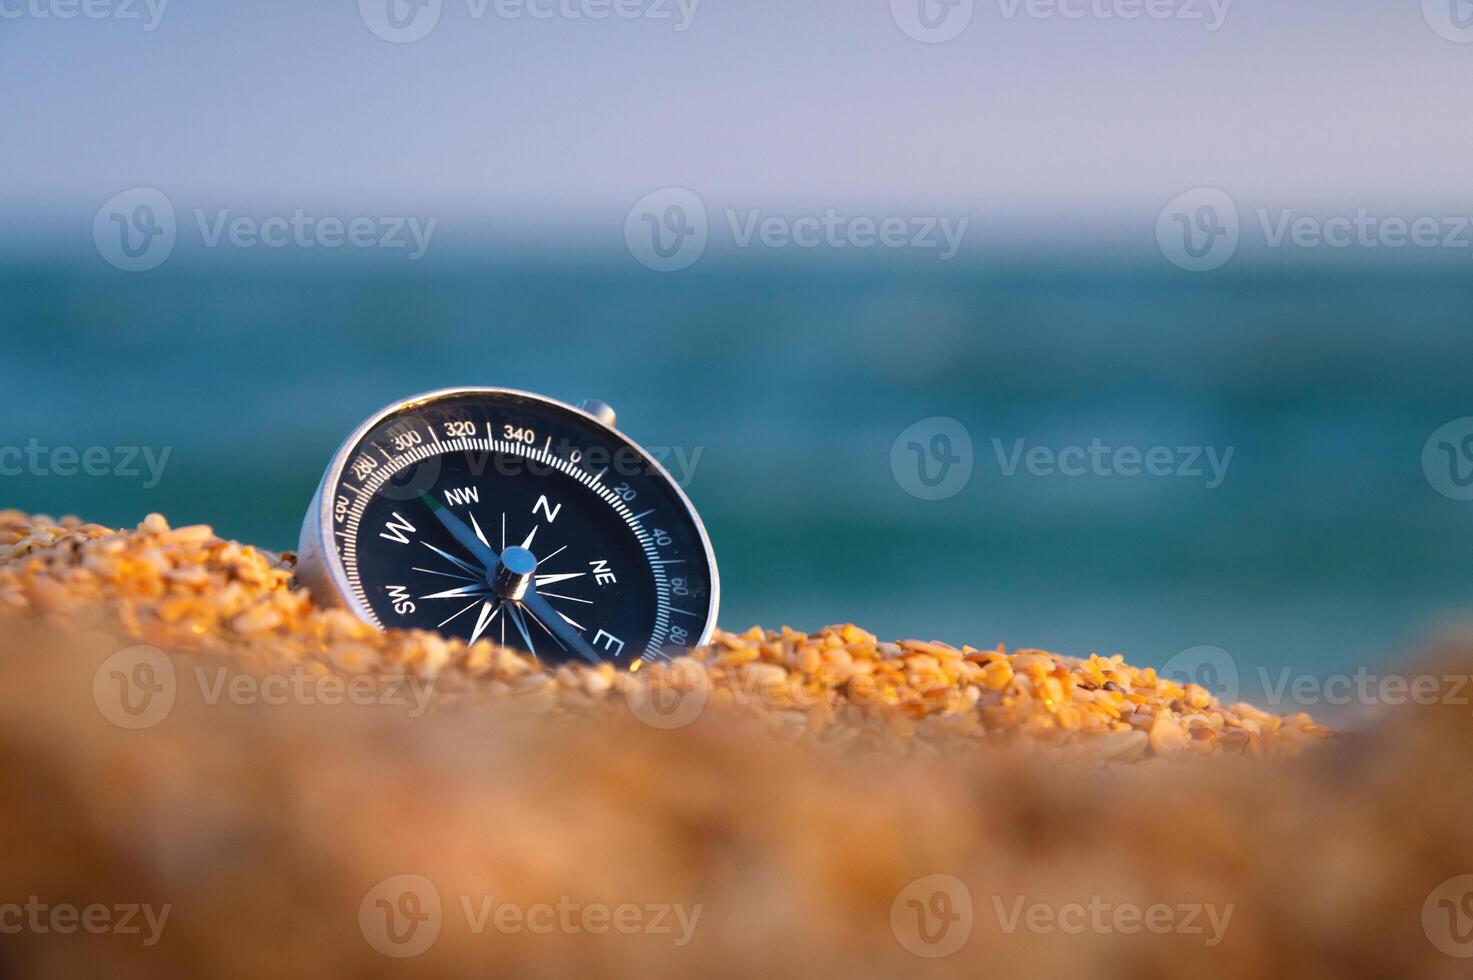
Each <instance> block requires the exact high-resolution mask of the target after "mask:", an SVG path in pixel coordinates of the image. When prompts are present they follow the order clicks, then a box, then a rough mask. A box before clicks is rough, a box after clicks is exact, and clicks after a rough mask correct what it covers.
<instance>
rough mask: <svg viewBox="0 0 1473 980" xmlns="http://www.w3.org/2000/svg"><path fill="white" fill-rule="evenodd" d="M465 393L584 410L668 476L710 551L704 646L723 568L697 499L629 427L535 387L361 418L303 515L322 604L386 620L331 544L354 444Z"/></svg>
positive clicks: (415, 400)
mask: <svg viewBox="0 0 1473 980" xmlns="http://www.w3.org/2000/svg"><path fill="white" fill-rule="evenodd" d="M466 396H471V397H477V398H491V399H495V398H521V399H526V400H529V401H532V402H536V403H538V404H541V405H545V406H547V407H549V408H552V409H556V410H559V411H564V412H572V413H573V414H575V415H578V416H581V417H582V418H583V419H584V420H585V421H586V422H587V423H588V424H589V425H591V426H593V427H594V428H596V429H602V430H603V431H605V432H607V433H609V434H611V435H613V436H615V437H616V438H617V439H618V441H620V442H622V443H625V444H627V445H629V446H631V447H632V448H633V449H634V451H635V452H637V453H639V456H640V458H641V459H642V460H644V462H645V464H646V465H648V466H649V467H650V468H651V470H652V471H653V472H655V473H657V474H659V476H660V477H661V478H662V479H664V481H665V482H666V483H667V484H668V485H669V487H670V488H671V489H672V490H674V491H675V499H676V500H677V501H679V503H680V505H681V506H682V507H684V508H685V513H686V515H687V516H688V517H689V518H690V520H691V523H692V524H694V525H695V528H696V533H697V535H698V536H699V537H700V540H701V547H702V549H704V551H705V554H706V567H707V568H709V569H710V570H711V599H710V602H709V603H707V610H706V624H705V627H704V629H703V630H702V632H701V635H700V637H699V639H698V640H697V642H696V643H695V644H694V645H693V646H692V649H695V648H697V647H703V646H705V645H706V644H707V643H709V642H710V640H711V634H712V633H713V632H714V631H715V629H716V616H717V612H718V610H719V609H720V606H721V573H720V571H719V570H718V569H717V567H716V554H715V552H714V551H713V550H712V548H711V537H710V535H709V534H707V532H706V525H705V522H704V521H702V520H701V515H700V514H699V513H697V512H696V508H695V505H694V504H692V503H691V501H690V498H689V497H687V496H686V494H685V490H684V489H683V488H682V487H681V486H680V484H679V483H677V482H676V481H675V478H674V477H672V476H671V475H670V472H669V471H668V470H666V469H665V467H664V466H661V465H660V462H659V460H657V459H655V458H654V457H653V456H651V455H650V454H649V453H648V452H647V451H646V450H645V448H644V447H643V446H641V445H640V444H639V443H637V442H635V441H634V440H633V439H631V438H630V437H629V436H628V435H627V434H626V433H624V432H621V431H620V430H619V429H617V428H615V427H614V426H611V425H608V424H606V423H605V422H603V421H602V420H601V419H599V418H598V417H597V416H594V415H591V414H589V413H588V412H586V411H584V410H583V409H581V408H578V407H577V406H574V405H570V404H568V403H567V402H563V401H559V400H558V399H556V398H549V397H547V396H546V395H539V394H537V393H535V392H531V391H521V390H519V389H516V388H484V387H463V388H439V389H436V390H434V391H427V392H423V393H422V394H418V395H412V396H410V397H408V398H404V399H401V400H399V401H397V402H394V403H393V404H391V405H388V406H386V407H384V408H382V409H380V410H379V411H377V412H375V413H374V414H373V415H371V416H369V417H368V418H367V419H365V420H364V421H363V423H362V424H360V425H359V426H358V427H357V428H356V429H354V430H353V432H352V434H350V435H349V436H348V438H347V439H345V440H344V441H343V444H342V445H341V446H339V447H338V450H337V452H336V453H334V454H333V457H332V462H330V463H329V464H328V466H327V470H326V472H324V473H323V475H322V480H321V482H319V483H318V484H317V492H316V493H314V494H313V495H312V502H311V504H310V505H308V507H307V514H306V516H305V518H304V519H303V521H302V533H301V537H300V540H299V542H298V547H297V581H298V582H300V583H301V584H302V585H304V586H306V587H307V588H308V589H309V590H310V591H311V593H312V595H313V597H314V598H315V599H316V600H317V602H318V603H319V604H322V605H333V606H337V607H339V608H341V609H346V610H347V611H348V612H351V613H352V614H353V615H355V616H357V617H358V618H359V619H361V620H363V621H364V622H365V623H368V624H369V625H370V626H373V627H375V628H377V629H383V626H382V625H381V624H380V623H379V622H377V619H376V617H375V616H374V615H373V612H372V610H370V609H369V608H368V607H367V606H366V605H365V604H364V603H362V602H361V601H360V600H359V599H358V597H357V596H356V595H355V594H354V593H353V590H352V587H351V586H350V584H349V582H348V572H347V569H346V568H345V567H344V565H343V557H342V554H341V553H340V552H339V551H338V549H337V547H336V546H335V545H334V544H333V540H332V539H333V533H334V531H333V524H332V507H331V506H330V505H329V502H330V499H331V498H330V494H329V493H328V490H329V488H330V487H334V486H336V485H337V484H338V482H339V481H340V480H341V479H342V475H343V470H344V469H345V468H346V467H347V465H348V461H349V460H350V459H351V458H352V455H353V450H354V449H355V448H357V446H358V443H359V442H361V441H362V440H363V438H364V437H365V436H367V435H368V434H369V433H370V432H372V431H373V430H374V429H375V428H377V427H378V426H379V425H381V424H382V423H383V422H384V421H385V420H387V419H389V418H391V417H393V416H395V415H398V414H400V413H402V412H409V411H413V410H414V409H416V408H422V407H423V406H425V405H428V404H431V403H433V402H438V401H444V400H447V399H451V398H463V397H466Z"/></svg>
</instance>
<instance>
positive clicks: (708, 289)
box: [0, 251, 1473, 688]
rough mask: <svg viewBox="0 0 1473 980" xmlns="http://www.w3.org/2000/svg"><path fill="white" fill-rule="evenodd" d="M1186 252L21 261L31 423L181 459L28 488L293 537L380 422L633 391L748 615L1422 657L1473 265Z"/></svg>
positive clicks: (641, 435) (3, 428) (1060, 642)
mask: <svg viewBox="0 0 1473 980" xmlns="http://www.w3.org/2000/svg"><path fill="white" fill-rule="evenodd" d="M1158 259H1159V257H1158ZM1161 264H1162V263H1159V261H1158V262H1157V263H1154V264H1152V263H1142V264H1132V263H1126V262H1119V263H1114V264H1108V265H1107V264H1104V263H1102V262H1095V263H1090V262H1087V261H1070V262H1067V263H1065V262H1062V261H1057V260H1055V261H1048V262H1045V261H1042V260H1028V261H1025V260H1016V261H1011V262H997V263H994V264H991V265H987V266H981V265H970V266H963V265H960V264H954V265H950V266H940V265H938V264H936V263H934V262H931V263H894V264H887V263H882V262H876V261H863V262H857V263H854V264H835V263H828V264H824V263H814V262H804V263H798V264H796V265H785V264H779V263H776V262H760V261H753V260H750V259H744V260H734V259H730V258H727V257H722V256H708V257H707V258H706V259H705V260H703V261H702V262H701V263H700V264H699V265H698V266H696V267H695V268H693V269H690V270H687V271H685V272H682V273H679V274H675V275H668V276H661V275H658V274H655V273H650V272H647V271H646V270H644V269H642V268H640V267H638V266H637V265H635V264H634V263H632V262H631V261H630V260H629V257H628V256H627V255H624V256H611V257H597V256H566V257H563V258H560V259H559V260H557V261H552V260H530V259H518V258H516V257H515V256H513V255H509V254H503V253H495V254H492V253H477V252H471V251H467V252H465V253H463V254H461V255H459V256H455V257H451V258H449V259H445V258H441V259H440V260H439V261H437V262H436V263H435V264H434V265H433V266H429V265H426V266H423V267H413V266H408V265H405V264H397V265H390V264H384V265H374V266H364V265H353V264H350V263H335V262H322V263H320V264H317V265H311V266H303V265H300V264H296V265H288V264H273V263H272V262H266V261H263V262H257V263H248V264H244V265H242V264H240V263H233V264H225V263H216V264H210V263H208V262H191V261H190V260H189V258H188V257H184V258H177V257H176V259H174V260H171V262H170V263H169V264H168V265H167V266H165V267H163V268H161V269H159V270H156V271H154V272H150V273H146V274H137V275H131V276H130V275H127V274H122V273H117V272H114V271H113V270H111V269H107V268H105V267H101V265H100V263H96V262H92V263H74V262H63V261H60V260H50V259H45V258H38V259H33V260H32V259H19V260H17V259H14V258H12V259H11V260H10V261H8V263H7V264H6V265H5V266H4V268H3V270H0V330H3V333H4V355H3V358H0V390H3V391H4V393H5V394H4V395H3V397H0V446H16V447H24V446H26V445H27V444H28V443H31V441H32V440H34V444H35V445H37V446H41V447H47V448H52V447H59V446H71V447H75V448H76V449H77V450H78V451H82V450H85V449H86V448H88V447H91V446H101V447H108V448H110V447H122V446H141V447H149V448H150V449H151V450H152V451H153V453H154V457H155V459H157V458H158V457H159V454H160V453H162V451H164V450H165V449H167V450H168V452H169V456H168V458H167V463H166V465H165V466H164V468H163V472H162V475H161V478H160V479H159V480H158V482H157V485H156V486H147V485H146V484H148V483H149V482H150V480H149V478H148V475H147V469H146V467H143V466H142V464H141V463H140V464H139V466H140V468H141V469H142V472H141V473H140V475H139V476H138V477H131V476H127V475H122V476H118V475H113V476H86V475H75V476H66V475H60V474H58V473H55V472H32V471H27V472H22V473H21V474H19V475H7V476H0V506H3V505H10V506H18V507H22V508H26V509H31V510H45V511H48V512H52V513H57V512H76V513H80V514H82V515H84V516H86V517H88V518H90V519H93V520H97V521H101V522H105V523H115V524H128V523H132V522H135V521H137V520H138V519H139V518H140V517H141V516H142V515H143V514H144V513H146V512H148V511H151V510H158V511H162V512H164V513H166V514H168V515H169V516H170V517H171V519H173V520H175V521H176V522H181V523H188V522H195V521H204V522H209V523H212V524H214V525H215V526H216V528H217V529H219V530H220V531H221V532H223V533H225V534H227V535H231V536H238V537H241V538H244V539H247V540H250V541H254V542H258V543H261V544H264V545H267V546H270V547H275V548H286V547H291V546H294V544H295V540H296V532H297V527H298V524H299V522H300V519H301V514H302V510H303V508H304V507H305V505H306V503H307V500H308V498H309V497H310V496H311V494H312V491H313V489H314V487H315V485H316V483H317V480H318V479H319V477H320V475H321V471H322V468H323V466H324V465H325V463H326V461H327V458H328V456H329V455H330V453H331V452H332V450H333V449H334V448H335V447H336V445H337V443H338V442H339V441H340V440H341V439H342V438H343V437H344V436H345V435H346V434H347V432H348V431H349V430H350V429H351V428H352V427H353V426H354V425H355V424H356V423H357V422H358V421H359V420H360V419H361V418H362V417H364V416H365V415H366V414H368V413H369V412H371V411H372V410H374V409H375V408H378V407H379V406H380V405H382V404H384V403H386V402H388V401H390V400H393V399H395V398H397V397H399V396H402V395H406V394H409V393H413V392H417V391H421V390H425V389H431V388H436V387H442V386H446V385H453V384H492V385H504V386H510V387H519V388H525V389H530V390H534V391H539V392H543V393H546V394H550V395H553V396H556V397H562V398H566V399H569V400H577V399H580V398H583V397H589V396H592V397H599V398H602V399H604V400H606V401H608V402H610V403H612V404H613V405H614V406H615V407H616V408H617V409H618V410H619V412H620V420H621V426H622V427H623V428H624V429H625V430H626V431H627V432H629V433H630V434H631V435H632V436H633V437H634V438H636V439H637V440H639V441H641V442H643V443H645V444H646V445H652V446H668V447H679V448H680V450H681V451H682V452H683V453H684V457H683V458H684V459H686V460H695V467H694V472H693V477H692V479H691V480H690V482H689V486H688V490H689V492H690V494H691V495H692V497H693V498H694V500H695V502H696V504H697V506H698V507H699V508H700V510H701V512H702V514H703V515H704V517H705V519H706V522H707V524H708V526H709V528H710V531H711V535H712V539H713V542H714V545H715V548H716V553H717V557H718V559H719V561H720V565H721V571H722V577H723V604H722V606H723V609H722V611H723V615H722V621H723V623H724V625H727V626H728V627H744V626H746V625H749V624H751V623H754V622H760V623H763V624H768V625H777V624H782V623H788V624H791V625H794V626H797V627H803V628H808V627H815V626H818V625H821V624H823V623H827V622H834V621H844V620H853V621H858V622H860V623H862V624H864V625H866V626H867V627H868V628H870V629H873V630H875V631H876V632H878V633H881V634H883V635H885V636H887V637H900V636H919V637H925V638H936V639H943V640H949V641H953V642H971V643H974V644H985V645H991V644H994V643H997V642H999V641H1002V642H1006V643H1008V644H1010V645H1039V646H1046V647H1049V648H1052V649H1056V650H1061V651H1064V652H1069V653H1088V652H1090V651H1092V650H1098V651H1100V652H1122V653H1125V654H1126V655H1127V656H1128V657H1129V658H1130V659H1132V661H1137V662H1142V663H1161V662H1164V661H1165V660H1167V659H1168V658H1169V657H1171V656H1172V655H1173V654H1174V653H1176V652H1177V651H1179V650H1182V649H1184V648H1188V647H1193V646H1197V645H1200V644H1212V645H1216V646H1220V647H1222V648H1224V649H1226V650H1228V651H1230V652H1231V653H1232V655H1233V656H1234V657H1235V658H1236V659H1237V661H1238V663H1239V665H1240V667H1241V668H1242V669H1244V670H1245V671H1249V672H1251V671H1253V670H1255V669H1256V668H1257V667H1259V666H1269V667H1272V668H1274V669H1277V668H1278V667H1279V666H1281V665H1290V666H1293V667H1295V668H1296V669H1300V670H1305V671H1318V672H1324V671H1328V670H1348V669H1351V668H1353V667H1354V666H1355V665H1357V664H1363V663H1377V662H1382V661H1384V660H1385V659H1386V658H1389V657H1393V656H1397V655H1399V654H1400V652H1402V650H1404V649H1405V645H1406V644H1407V643H1409V642H1410V641H1413V640H1415V639H1416V638H1417V637H1419V636H1421V635H1423V634H1424V633H1425V631H1426V630H1428V629H1430V628H1432V627H1434V626H1435V625H1437V624H1439V623H1442V622H1445V621H1447V620H1449V619H1451V618H1456V617H1457V616H1458V615H1459V613H1460V610H1462V609H1464V608H1467V607H1468V606H1470V604H1473V602H1470V600H1473V547H1470V544H1473V538H1470V531H1473V503H1463V502H1458V501H1454V500H1450V499H1448V498H1446V497H1444V496H1442V495H1440V494H1439V493H1437V492H1436V491H1435V490H1434V489H1433V488H1432V486H1431V485H1430V483H1429V481H1428V479H1427V477H1426V475H1425V474H1424V471H1423V467H1422V461H1421V454H1422V448H1423V444H1424V443H1425V442H1426V440H1427V439H1428V437H1429V436H1430V435H1431V434H1432V432H1433V431H1434V430H1435V429H1437V428H1438V426H1440V425H1442V424H1443V423H1444V422H1447V421H1448V420H1450V419H1453V418H1458V417H1461V416H1466V415H1473V384H1470V383H1469V375H1470V366H1473V323H1470V319H1469V311H1470V310H1473V279H1470V277H1469V275H1468V273H1467V271H1466V270H1465V269H1463V268H1462V267H1461V266H1459V267H1457V268H1451V267H1428V268H1419V267H1415V266H1411V265H1408V264H1405V263H1402V264H1398V265H1395V266H1385V267H1382V266H1375V265H1365V264H1362V265H1357V266H1353V267H1352V266H1347V267H1343V268H1333V267H1317V268H1311V267H1305V268H1297V269H1293V270H1285V269H1277V270H1275V269H1273V268H1271V267H1260V268H1256V269H1255V267H1254V266H1253V265H1252V264H1251V263H1245V264H1244V265H1243V267H1242V268H1240V269H1238V270H1237V271H1229V272H1222V273H1217V274H1214V275H1209V276H1197V277H1194V276H1191V275H1188V274H1183V273H1180V272H1177V271H1176V270H1174V269H1170V268H1164V269H1163V268H1158V266H1159V265H1161ZM930 416H948V417H951V418H954V419H956V420H958V421H959V422H961V423H962V424H963V425H964V426H965V428H966V430H967V432H968V433H969V434H970V437H971V439H972V441H973V445H974V447H975V452H974V469H973V472H972V476H971V479H970V482H969V483H967V484H966V486H965V488H964V489H962V490H961V492H960V493H958V494H956V495H955V496H953V497H950V498H949V499H946V500H940V501H928V500H922V499H918V498H917V497H915V496H912V495H910V494H908V493H907V492H906V491H905V490H904V489H903V488H902V486H901V482H903V481H897V479H896V477H895V476H894V475H893V473H892V469H891V448H892V444H893V443H894V442H895V440H896V438H897V436H898V435H899V434H900V433H901V432H902V430H904V429H906V428H907V427H908V426H910V425H911V424H912V423H914V422H917V421H918V420H921V419H925V418H927V417H930ZM994 439H995V440H999V442H998V443H996V444H994V442H993V440H994ZM1019 439H1022V440H1024V444H1023V445H1024V446H1025V447H1043V449H1045V450H1048V451H1052V452H1057V451H1059V450H1060V449H1062V448H1064V447H1068V446H1075V445H1078V446H1088V445H1089V444H1090V443H1091V442H1092V441H1093V440H1099V441H1100V443H1101V444H1102V445H1107V446H1111V447H1122V446H1135V447H1142V448H1147V447H1152V446H1166V447H1176V446H1210V447H1215V448H1218V449H1225V448H1227V447H1231V448H1232V450H1233V456H1232V457H1231V460H1230V466H1229V467H1228V469H1227V471H1226V473H1225V475H1224V477H1223V479H1222V482H1221V485H1220V486H1218V487H1216V488H1215V489H1209V488H1208V486H1207V485H1206V481H1205V480H1203V479H1198V478H1191V477H1159V478H1152V477H1145V476H1125V475H1119V474H1117V475H1112V476H1097V475H1093V474H1086V475H1084V476H1078V477H1071V476H1064V475H1059V474H1054V475H1035V474H1032V473H1029V472H1027V470H1026V468H1020V469H1018V470H1017V471H1015V472H1014V474H1013V475H1011V476H1009V475H1006V463H1007V462H1008V458H1007V457H1008V455H1009V454H1011V453H1012V452H1013V451H1014V448H1015V447H1016V446H1017V445H1018V442H1017V440H1019ZM697 453H699V455H698V456H697V455H696V454H697ZM999 453H1001V454H1002V456H1003V458H1002V459H1001V460H999V458H998V456H999ZM112 458H113V460H114V461H115V462H116V461H117V459H116V457H112ZM30 469H32V470H34V469H35V468H34V467H31V468H30ZM1245 687H1248V688H1251V687H1252V684H1251V683H1249V682H1248V681H1245Z"/></svg>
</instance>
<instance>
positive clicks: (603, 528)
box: [321, 390, 716, 666]
mask: <svg viewBox="0 0 1473 980" xmlns="http://www.w3.org/2000/svg"><path fill="white" fill-rule="evenodd" d="M321 499H322V506H323V508H324V510H325V513H323V514H322V515H321V520H322V521H323V523H324V526H325V527H327V528H329V529H330V536H331V542H330V544H329V545H328V550H330V551H331V552H332V555H333V558H334V559H335V567H334V569H333V574H334V578H335V579H337V584H338V586H339V589H340V591H343V592H345V598H347V599H348V601H349V604H350V605H351V606H353V607H355V608H356V609H357V611H358V612H359V613H360V614H361V615H363V616H364V617H365V618H367V619H369V620H370V621H372V622H374V623H375V624H376V625H378V626H381V627H401V628H408V627H417V628H421V629H429V630H436V631H438V632H440V633H443V634H445V635H448V636H455V637H459V638H461V639H464V640H468V641H472V642H474V641H477V640H480V639H483V638H484V639H489V640H492V641H493V642H496V643H502V644H505V645H507V646H512V647H517V648H519V649H522V650H526V651H528V652H530V653H533V654H535V655H536V656H537V657H538V658H539V659H540V660H542V661H543V662H545V663H558V662H562V661H566V660H583V661H590V662H598V661H605V660H607V661H612V662H614V663H616V664H620V665H626V666H627V665H632V664H634V663H635V662H637V661H641V660H652V659H665V658H668V657H671V656H678V655H679V654H680V653H681V652H683V651H684V650H685V649H687V648H689V647H692V646H695V645H697V644H699V643H700V642H702V641H703V640H705V639H706V638H707V637H708V636H709V635H710V628H711V626H712V625H713V619H714V616H715V609H716V594H715V593H716V584H715V567H714V563H713V561H712V559H711V553H710V548H709V544H708V542H707V540H706V537H705V532H704V529H703V528H702V527H701V524H700V521H699V519H698V518H697V517H696V515H695V512H694V511H693V510H692V509H691V507H690V504H689V502H688V501H687V500H686V499H685V496H684V494H682V493H681V491H680V490H679V488H678V487H677V486H676V485H675V483H674V482H673V481H672V480H671V478H670V477H669V476H668V475H667V474H666V472H665V471H664V470H663V468H662V467H661V466H659V465H658V463H657V462H656V461H655V459H654V457H652V456H651V455H649V454H647V453H646V452H645V451H644V450H642V449H640V448H638V447H637V446H635V445H634V444H633V443H632V442H630V441H629V440H628V439H626V438H624V437H623V436H622V435H621V434H620V433H619V432H617V431H615V430H613V429H611V428H609V427H607V426H604V425H602V424H601V423H599V422H597V421H595V420H593V419H592V418H590V417H589V416H587V415H585V414H584V413H582V412H579V411H576V410H574V409H571V408H569V407H567V406H565V405H562V404H561V403H558V402H554V401H551V400H549V399H544V398H540V397H538V396H533V395H526V394H521V393H515V392H504V391H499V390H481V391H475V390H472V391H465V390H460V391H456V392H450V393H444V394H440V395H432V396H426V397H424V398H423V399H420V400H416V401H412V402H408V403H405V404H404V405H402V406H399V407H398V408H397V409H394V410H391V411H390V412H389V413H388V414H387V415H385V416H383V417H382V418H381V419H380V420H379V421H378V422H377V423H376V424H373V425H372V427H371V428H370V429H369V430H368V431H367V434H366V435H364V436H363V437H362V438H361V439H359V440H358V441H357V442H356V444H354V445H353V446H351V447H349V449H348V450H347V451H346V452H345V453H344V454H342V455H341V456H340V459H339V462H338V464H337V465H336V466H335V468H334V471H333V472H330V473H329V479H328V482H327V484H326V485H325V486H324V488H323V492H322V498H321Z"/></svg>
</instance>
